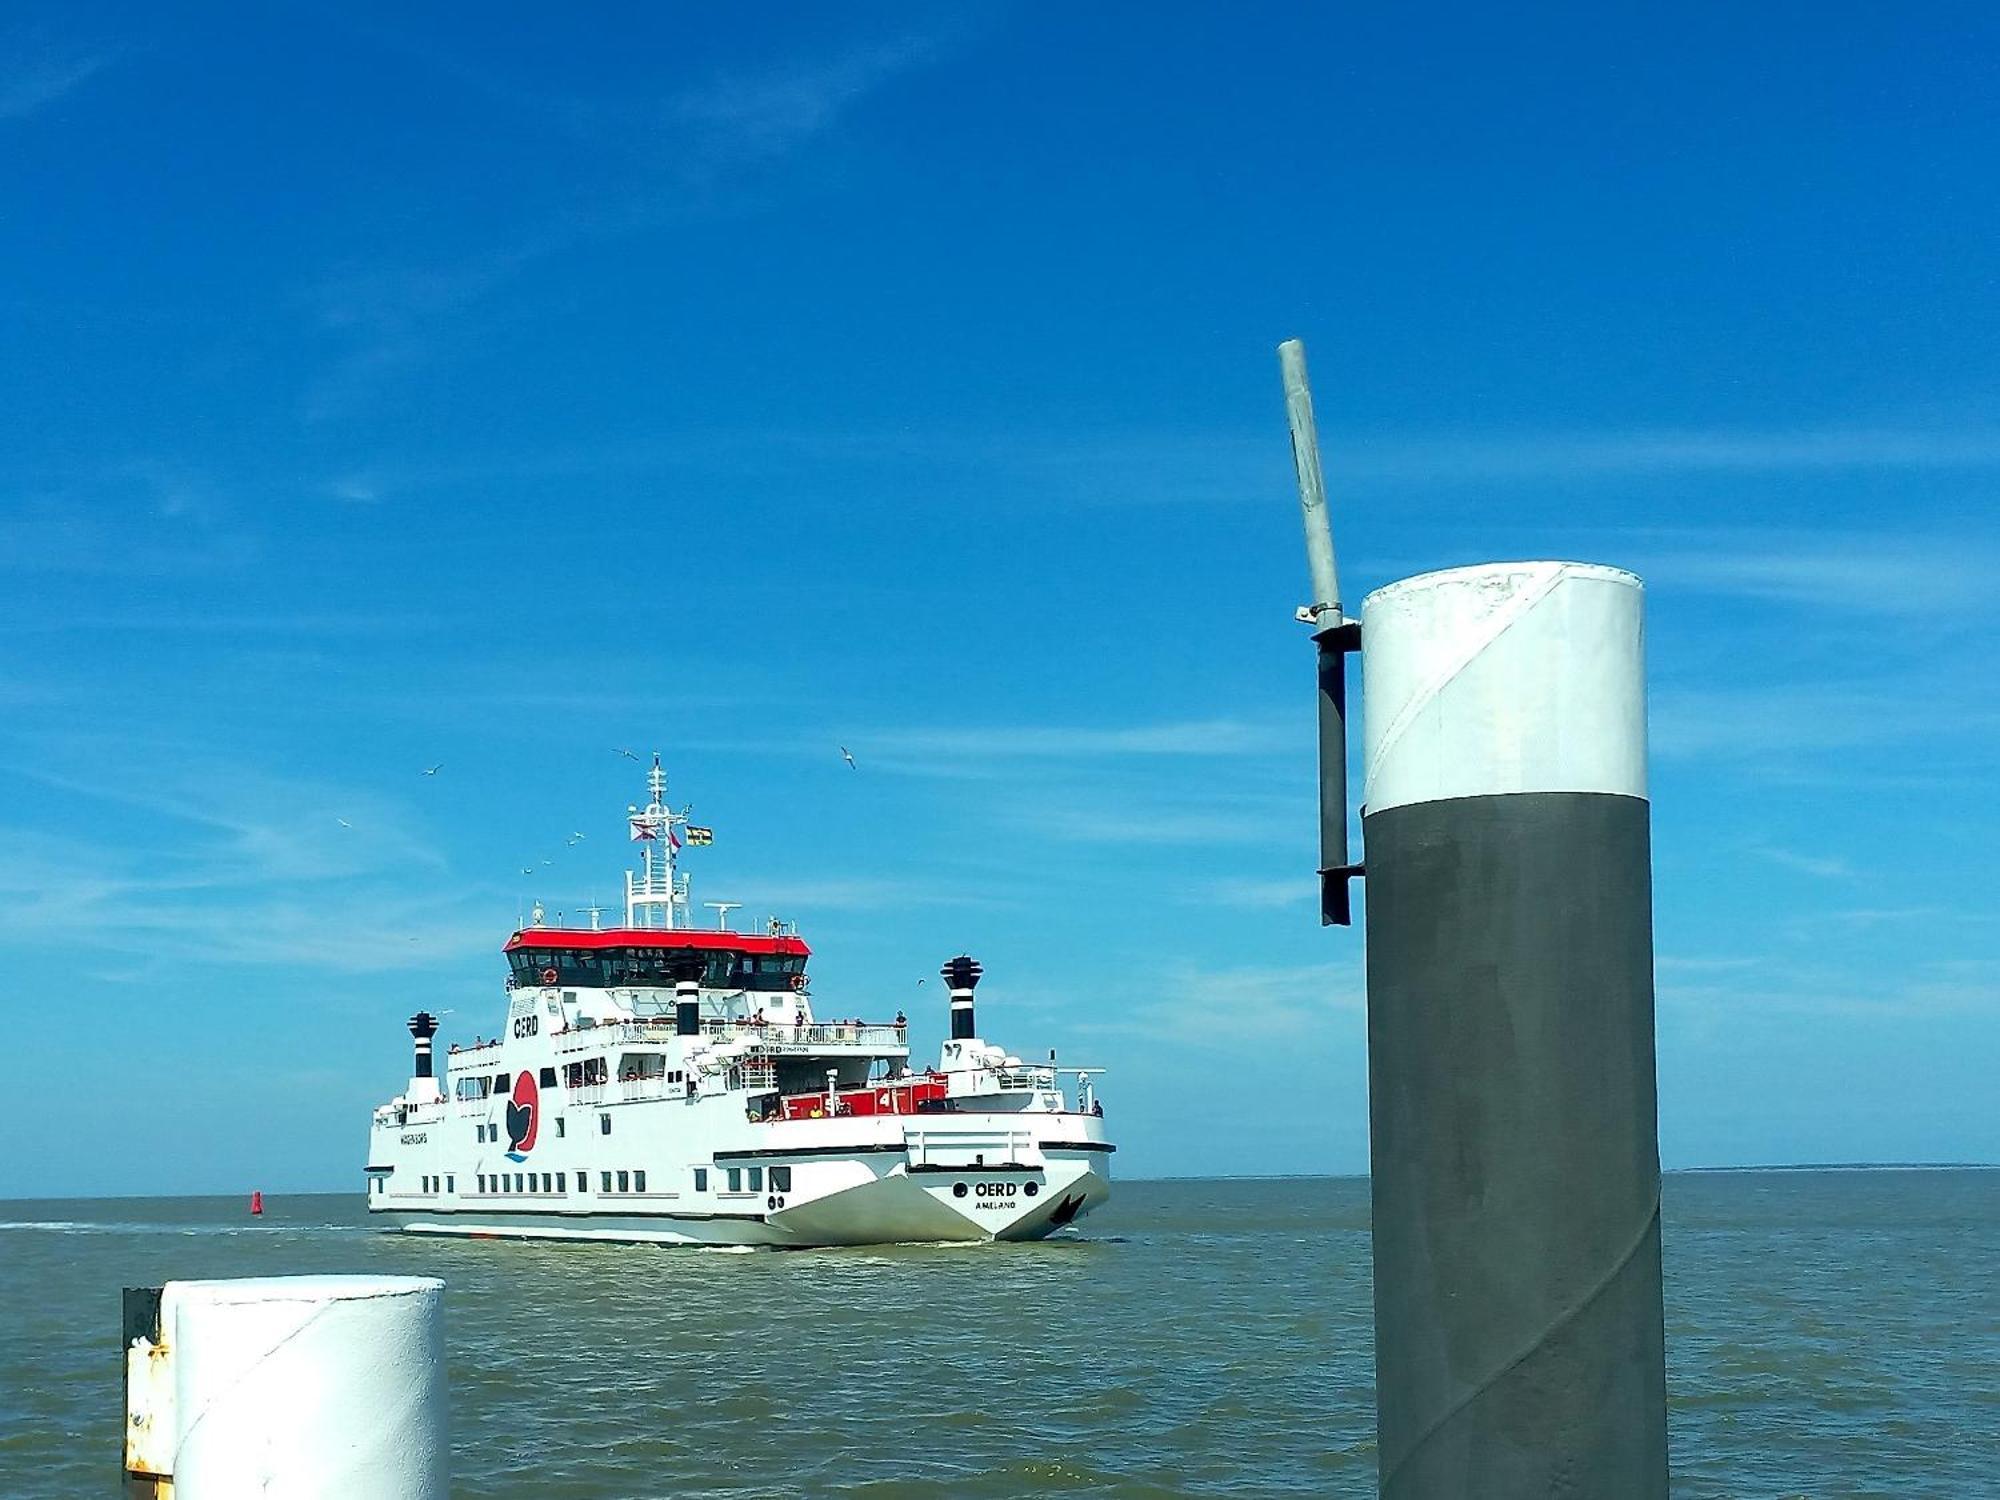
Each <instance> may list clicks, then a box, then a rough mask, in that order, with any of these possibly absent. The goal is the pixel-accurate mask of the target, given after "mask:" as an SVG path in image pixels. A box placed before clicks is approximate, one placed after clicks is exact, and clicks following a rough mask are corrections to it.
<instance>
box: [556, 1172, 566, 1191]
mask: <svg viewBox="0 0 2000 1500" xmlns="http://www.w3.org/2000/svg"><path fill="white" fill-rule="evenodd" d="M556 1191H557V1192H559V1193H566V1192H568V1191H569V1173H567V1172H558V1173H556Z"/></svg>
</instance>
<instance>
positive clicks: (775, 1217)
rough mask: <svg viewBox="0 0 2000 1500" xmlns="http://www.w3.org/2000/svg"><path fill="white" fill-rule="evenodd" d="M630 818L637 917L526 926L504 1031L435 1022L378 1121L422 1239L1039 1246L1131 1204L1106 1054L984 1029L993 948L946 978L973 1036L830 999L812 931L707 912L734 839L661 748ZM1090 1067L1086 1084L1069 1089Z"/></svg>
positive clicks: (371, 1180)
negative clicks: (725, 844)
mask: <svg viewBox="0 0 2000 1500" xmlns="http://www.w3.org/2000/svg"><path fill="white" fill-rule="evenodd" d="M646 789H647V793H648V801H647V803H646V805H645V806H644V807H640V806H637V805H633V806H630V807H628V808H627V810H626V830H627V835H628V838H629V839H630V840H631V841H633V842H636V843H638V844H639V845H640V846H641V865H640V868H639V869H637V870H629V871H627V872H626V875H625V901H624V921H623V923H622V925H619V926H615V927H607V926H604V925H602V919H603V916H604V911H603V909H602V908H598V909H596V910H590V911H587V912H586V916H587V918H588V925H587V926H582V927H577V926H564V925H562V923H561V921H560V918H559V919H558V921H557V923H556V924H555V925H551V924H550V923H549V922H548V921H547V919H546V912H545V910H544V909H543V908H542V907H541V906H540V905H539V904H538V905H537V906H536V907H535V908H534V909H533V913H532V916H531V917H530V919H529V920H528V922H527V925H525V926H523V927H522V928H521V929H520V930H519V931H517V932H515V933H514V934H513V936H512V937H510V938H509V939H508V940H507V943H506V946H505V950H504V951H505V954H506V959H507V964H508V969H509V974H508V977H507V981H506V1013H505V1018H504V1021H503V1023H502V1025H501V1028H500V1033H499V1035H498V1036H497V1037H495V1038H492V1039H487V1038H483V1037H482V1038H477V1039H475V1040H473V1041H471V1042H469V1043H459V1044H454V1045H451V1046H449V1047H448V1048H447V1049H446V1050H445V1052H444V1056H443V1060H444V1071H443V1075H442V1076H441V1077H440V1076H439V1074H438V1070H437V1060H438V1059H437V1053H436V1041H435V1039H436V1037H437V1034H438V1018H437V1017H436V1016H435V1015H433V1014H431V1013H430V1012H428V1011H420V1012H419V1013H418V1014H417V1015H415V1016H413V1017H411V1019H410V1021H409V1030H410V1034H411V1036H412V1037H413V1038H414V1039H415V1044H416V1045H415V1058H414V1063H413V1066H412V1069H411V1077H410V1079H409V1081H408V1082H407V1083H406V1084H405V1085H404V1087H403V1091H402V1092H401V1093H400V1094H398V1095H397V1096H396V1097H395V1098H393V1099H390V1100H389V1101H388V1102H387V1103H385V1104H382V1105H379V1106H378V1107H377V1108H376V1109H375V1111H374V1118H373V1121H372V1124H371V1127H370V1131H369V1150H368V1165H367V1169H366V1173H367V1201H368V1211H369V1213H370V1214H371V1215H373V1216H376V1218H377V1220H378V1222H382V1223H384V1224H385V1225H386V1226H387V1227H390V1228H393V1229H400V1230H403V1231H407V1232H410V1233H414V1234H439V1235H467V1236H475V1237H497V1238H531V1239H556V1240H608V1241H622V1242H631V1241H640V1242H657V1243H665V1244H676V1245H720V1246H773V1247H806V1246H827V1245H879V1244H895V1243H924V1242H949V1241H991V1240H1033V1239H1041V1238H1043V1237H1045V1236H1047V1235H1050V1234H1053V1233H1055V1232H1056V1231H1058V1230H1061V1229H1064V1228H1066V1227H1067V1226H1069V1225H1072V1224H1075V1223H1076V1222H1077V1221H1078V1220H1079V1219H1081V1218H1082V1217H1083V1216H1084V1215H1085V1214H1087V1213H1089V1212H1091V1211H1092V1210H1093V1209H1095V1208H1097V1207H1098V1206H1099V1205H1101V1204H1102V1203H1103V1202H1104V1201H1105V1200H1106V1198H1107V1197H1109V1195H1110V1190H1111V1173H1110V1164H1111V1156H1112V1153H1113V1152H1114V1151H1115V1150H1116V1149H1117V1148H1116V1147H1115V1146H1113V1145H1112V1144H1111V1142H1110V1140H1109V1138H1108V1137H1107V1135H1106V1133H1105V1124H1104V1106H1103V1103H1102V1101H1101V1100H1100V1099H1099V1098H1098V1097H1097V1089H1096V1083H1095V1079H1096V1078H1097V1077H1098V1076H1100V1075H1101V1074H1102V1072H1103V1070H1102V1069H1099V1068H1081V1069H1075V1068H1058V1067H1057V1066H1056V1055H1055V1053H1054V1052H1053V1051H1052V1052H1050V1053H1049V1055H1048V1061H1047V1062H1040V1061H1036V1062H1026V1061H1023V1060H1022V1058H1020V1057H1019V1056H1016V1055H1015V1054H1013V1053H1011V1052H1009V1051H1007V1050H1006V1049H1005V1048H1004V1047H1001V1046H998V1045H996V1044H994V1043H990V1042H988V1041H986V1040H984V1039H983V1038H982V1037H981V1036H980V1035H979V1031H978V1026H977V1024H976V1023H975V1018H974V992H975V990H976V989H977V987H978V984H979V980H980V977H981V966H980V964H979V962H978V961H977V960H976V959H974V958H972V957H970V956H969V955H965V954H960V955H959V956H957V957H955V958H952V959H951V960H950V961H949V962H947V963H945V964H944V966H943V967H942V969H941V970H940V971H939V974H940V978H941V979H942V980H943V981H944V991H945V994H946V996H947V1001H948V1004H949V1007H950V1036H949V1037H948V1038H947V1039H946V1040H945V1041H944V1042H943V1044H942V1047H941V1049H940V1055H939V1058H938V1061H937V1064H936V1066H934V1067H923V1068H913V1067H912V1066H911V1065H910V1049H909V1022H908V1018H907V1017H906V1016H905V1015H904V1014H903V1013H902V1012H901V1011H898V1012H897V1013H896V1014H895V1015H894V1017H893V1018H891V1019H887V1020H877V1021H867V1020H862V1019H859V1018H832V1017H829V1016H824V1015H822V1014H820V1012H819V1011H818V1010H816V1009H815V1007H814V1004H813V986H812V976H811V971H810V968H809V966H808V965H809V961H810V959H811V957H812V950H811V949H810V948H808V947H807V946H806V943H805V940H804V939H803V938H801V937H800V936H799V935H798V933H797V931H796V929H795V927H794V926H792V925H791V924H788V923H783V922H780V921H779V920H778V919H777V918H775V917H774V918H772V919H771V920H770V921H769V922H768V923H766V924H765V926H764V928H763V930H760V931H754V932H737V931H733V930H730V929H729V928H728V927H726V926H725V925H724V922H725V921H726V918H727V916H728V912H729V910H730V909H731V907H732V906H733V905H735V903H709V904H710V905H712V906H715V907H717V908H718V915H717V919H716V924H715V925H714V926H713V927H697V926H695V925H693V924H692V923H691V922H690V921H689V916H688V895H689V887H688V877H687V875H686V874H685V873H683V872H682V871H681V870H680V869H679V855H680V853H681V851H682V850H683V849H684V848H686V847H690V846H694V847H699V846H701V845H705V844H708V843H711V842H712V841H713V837H714V834H713V830H711V829H709V828H706V827H703V826H700V825H697V824H695V823H693V822H692V821H691V818H690V813H691V809H689V808H682V809H680V810H678V811H677V810H675V809H673V808H671V807H670V806H669V805H668V803H667V779H666V773H665V772H664V770H663V769H662V768H661V765H660V757H659V756H658V755H657V754H656V755H654V757H653V761H652V767H651V769H650V771H648V772H647V777H646ZM1066 1082H1067V1086H1066Z"/></svg>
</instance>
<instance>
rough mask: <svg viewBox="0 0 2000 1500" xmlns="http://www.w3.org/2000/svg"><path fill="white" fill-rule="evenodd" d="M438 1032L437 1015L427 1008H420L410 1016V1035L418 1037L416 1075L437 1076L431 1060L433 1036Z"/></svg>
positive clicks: (420, 1076)
mask: <svg viewBox="0 0 2000 1500" xmlns="http://www.w3.org/2000/svg"><path fill="white" fill-rule="evenodd" d="M437 1032H438V1021H437V1017H436V1016H434V1015H432V1014H431V1013H430V1012H429V1011H427V1010H420V1011H418V1012H417V1013H416V1014H415V1015H414V1016H411V1017H410V1035H411V1036H413V1037H415V1038H416V1039H417V1066H416V1073H415V1076H416V1077H418V1078H430V1077H433V1076H435V1074H434V1071H433V1065H432V1062H431V1038H432V1037H434V1036H436V1035H437Z"/></svg>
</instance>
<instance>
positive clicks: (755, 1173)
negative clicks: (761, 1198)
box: [750, 1167, 764, 1193]
mask: <svg viewBox="0 0 2000 1500" xmlns="http://www.w3.org/2000/svg"><path fill="white" fill-rule="evenodd" d="M750 1191H751V1192H753V1193H761V1192H763V1191H764V1169H763V1168H762V1167H752V1168H751V1169H750Z"/></svg>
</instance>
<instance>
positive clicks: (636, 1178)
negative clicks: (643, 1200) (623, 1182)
mask: <svg viewBox="0 0 2000 1500" xmlns="http://www.w3.org/2000/svg"><path fill="white" fill-rule="evenodd" d="M632 1191H633V1192H635V1193H643V1192H645V1191H646V1174H645V1173H644V1172H638V1171H635V1172H633V1174H632Z"/></svg>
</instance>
